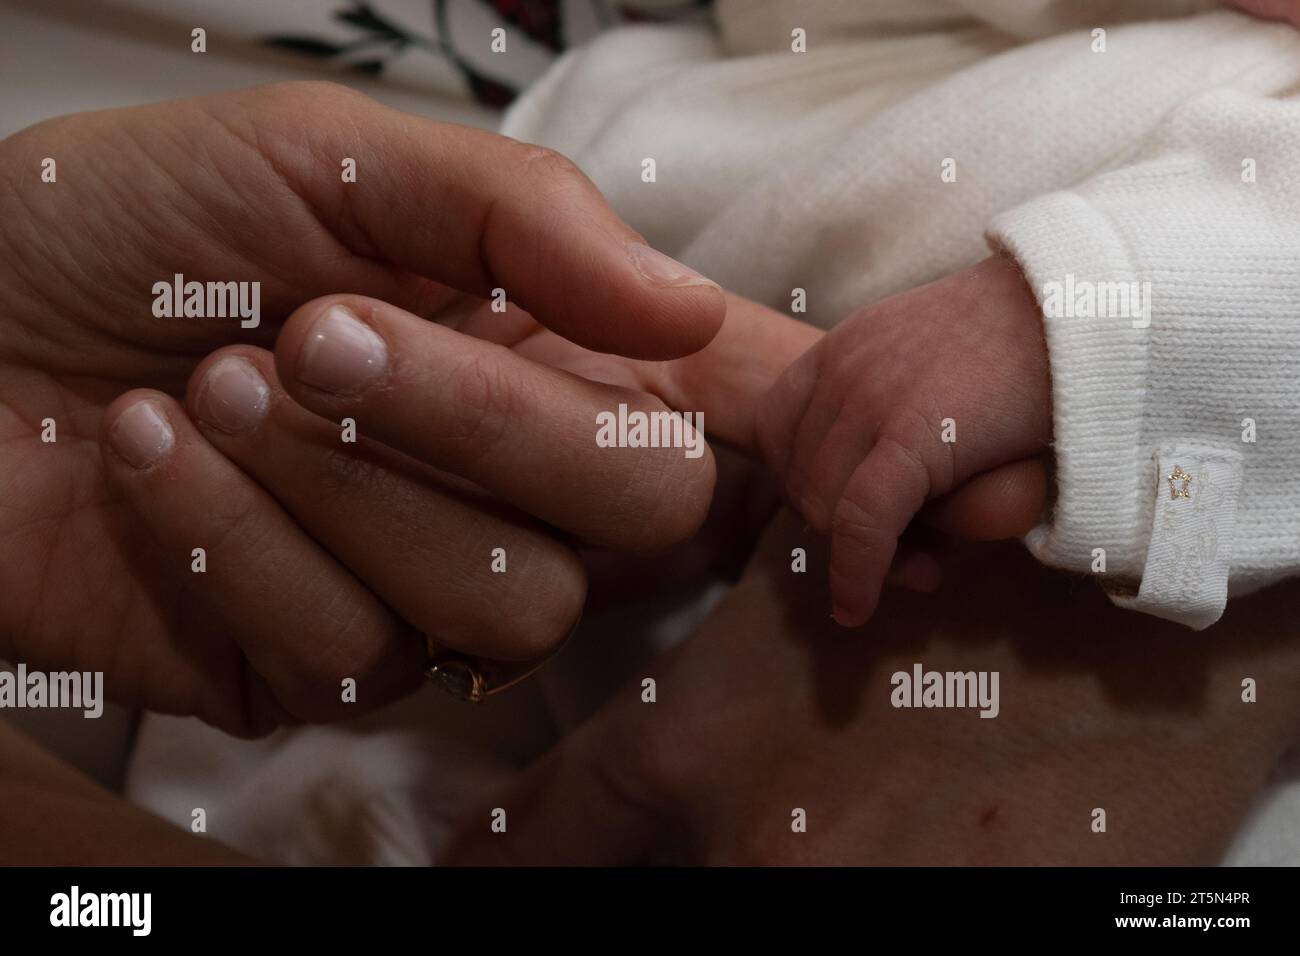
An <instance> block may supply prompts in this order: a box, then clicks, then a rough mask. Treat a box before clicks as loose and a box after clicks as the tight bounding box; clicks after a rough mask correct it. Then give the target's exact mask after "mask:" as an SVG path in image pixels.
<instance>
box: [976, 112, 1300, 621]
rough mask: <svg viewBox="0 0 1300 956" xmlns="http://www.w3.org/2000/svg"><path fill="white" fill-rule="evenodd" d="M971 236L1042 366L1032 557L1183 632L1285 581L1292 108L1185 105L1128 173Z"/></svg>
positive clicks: (1291, 509) (1296, 464) (1295, 417)
mask: <svg viewBox="0 0 1300 956" xmlns="http://www.w3.org/2000/svg"><path fill="white" fill-rule="evenodd" d="M1079 135H1080V136H1087V135H1088V131H1087V130H1080V131H1079ZM1062 148H1066V149H1068V148H1069V144H1068V143H1063V144H1062ZM988 237H989V240H990V242H991V243H992V244H993V245H994V246H995V247H997V248H1001V249H1004V250H1006V251H1007V252H1009V253H1010V254H1011V255H1013V256H1014V257H1015V258H1016V259H1017V260H1018V261H1019V263H1020V265H1021V267H1022V269H1023V270H1024V272H1025V275H1026V278H1027V279H1028V281H1029V283H1030V285H1031V286H1032V288H1033V289H1034V293H1035V295H1036V296H1037V297H1038V300H1039V303H1040V305H1041V306H1042V308H1043V315H1044V327H1045V329H1046V335H1047V344H1048V351H1049V353H1050V356H1051V369H1052V400H1053V405H1054V408H1053V419H1054V427H1055V436H1054V442H1055V476H1054V477H1055V500H1054V502H1053V507H1052V509H1051V512H1050V514H1049V515H1048V517H1047V519H1046V520H1045V522H1044V523H1043V524H1041V525H1040V526H1039V527H1038V528H1036V529H1035V530H1034V531H1033V532H1031V533H1030V535H1029V536H1028V537H1027V539H1026V541H1027V544H1028V545H1029V547H1030V549H1031V550H1032V551H1033V552H1034V553H1035V554H1036V555H1037V556H1038V557H1039V558H1040V559H1041V560H1043V561H1044V562H1045V563H1048V564H1052V565H1055V566H1058V567H1064V568H1069V569H1074V570H1078V571H1083V572H1087V573H1092V574H1095V575H1097V576H1098V577H1099V578H1100V579H1101V580H1102V583H1103V586H1105V587H1106V588H1107V590H1108V591H1109V592H1110V593H1111V595H1112V597H1114V598H1115V599H1116V600H1117V602H1119V603H1122V604H1124V605H1126V606H1132V607H1135V608H1138V609H1140V610H1144V611H1147V612H1149V613H1152V614H1155V615H1157V616H1160V617H1164V618H1169V619H1171V620H1176V621H1181V622H1183V623H1185V624H1188V625H1190V626H1192V627H1196V628H1202V627H1206V626H1208V625H1209V624H1212V623H1213V622H1214V621H1215V620H1217V619H1218V617H1219V616H1220V614H1221V613H1222V611H1223V606H1224V603H1225V601H1226V599H1227V596H1228V594H1229V593H1232V594H1238V593H1242V592H1245V591H1248V590H1252V589H1254V588H1258V587H1260V586H1263V585H1265V584H1268V583H1270V582H1272V581H1275V580H1278V579H1280V578H1282V577H1284V576H1287V575H1289V574H1294V573H1300V102H1297V101H1295V100H1289V99H1282V100H1273V99H1262V98H1258V97H1252V96H1247V95H1244V94H1241V93H1236V92H1230V91H1214V92H1211V93H1207V94H1203V95H1201V96H1198V97H1196V98H1194V99H1193V100H1191V101H1189V102H1188V103H1187V104H1186V105H1185V106H1183V107H1181V108H1180V109H1178V110H1176V111H1175V112H1174V113H1173V114H1171V115H1170V116H1169V117H1168V118H1167V119H1166V121H1165V122H1164V123H1163V124H1162V126H1161V127H1160V128H1159V129H1158V130H1157V131H1156V133H1155V134H1154V135H1153V137H1152V139H1151V140H1150V142H1149V143H1147V144H1146V147H1145V148H1144V149H1143V150H1142V152H1141V153H1139V154H1138V156H1137V158H1136V160H1135V161H1134V162H1133V163H1131V164H1130V165H1128V166H1126V167H1124V168H1122V169H1119V170H1115V171H1112V172H1107V173H1104V174H1101V175H1098V176H1096V177H1094V178H1092V179H1090V180H1088V181H1087V182H1085V183H1083V184H1082V185H1080V186H1079V187H1077V188H1076V189H1073V190H1070V191H1068V192H1058V193H1053V194H1050V195H1046V196H1043V197H1040V198H1038V199H1035V200H1032V201H1030V202H1028V203H1026V204H1024V205H1022V206H1020V207H1018V208H1015V209H1013V210H1011V211H1009V212H1006V213H1003V214H1001V215H1000V216H998V217H997V218H996V219H995V220H994V221H993V222H992V223H991V225H990V228H989V230H988Z"/></svg>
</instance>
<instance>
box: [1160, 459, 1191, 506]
mask: <svg viewBox="0 0 1300 956" xmlns="http://www.w3.org/2000/svg"><path fill="white" fill-rule="evenodd" d="M1165 480H1166V481H1168V482H1169V500H1170V501H1173V500H1174V499H1176V498H1190V497H1191V496H1192V476H1191V475H1189V474H1188V473H1187V472H1185V471H1183V469H1182V466H1181V465H1174V470H1173V471H1172V472H1171V473H1170V474H1168V475H1166V476H1165ZM1180 481H1181V482H1182V483H1183V486H1182V487H1181V488H1179V487H1178V486H1177V484H1176V482H1180Z"/></svg>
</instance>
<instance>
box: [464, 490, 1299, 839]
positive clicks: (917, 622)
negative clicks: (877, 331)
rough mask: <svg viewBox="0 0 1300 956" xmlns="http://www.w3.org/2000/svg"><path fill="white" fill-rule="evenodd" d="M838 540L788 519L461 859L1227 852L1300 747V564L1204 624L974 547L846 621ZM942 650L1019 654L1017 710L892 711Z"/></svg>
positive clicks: (475, 824) (534, 773)
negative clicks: (834, 572)
mask: <svg viewBox="0 0 1300 956" xmlns="http://www.w3.org/2000/svg"><path fill="white" fill-rule="evenodd" d="M824 544H825V542H824V539H821V538H819V537H818V536H817V535H815V534H813V533H812V532H810V531H809V530H807V529H806V528H804V527H803V526H802V523H801V522H800V521H799V520H798V519H797V518H796V517H794V516H793V515H792V514H791V513H789V512H785V513H784V514H783V515H782V516H780V517H778V519H777V520H776V521H775V522H774V523H773V524H772V526H771V527H770V528H769V530H768V531H767V533H766V535H765V536H764V539H763V541H762V542H761V544H760V546H759V550H758V552H757V554H756V557H755V559H754V561H753V563H752V564H751V565H750V567H749V569H748V570H747V571H746V573H745V575H744V578H743V579H742V581H741V582H740V584H739V585H738V587H737V588H736V589H735V590H734V591H733V592H732V593H731V594H730V595H729V596H728V597H727V599H726V600H725V601H724V602H723V603H722V604H721V605H720V606H719V607H718V609H717V610H716V611H715V612H714V614H713V615H712V616H711V617H710V619H709V620H708V621H706V623H705V624H704V625H703V626H702V627H701V628H700V629H699V630H698V631H697V632H696V633H695V634H694V635H692V636H691V637H690V638H689V639H688V640H687V641H686V642H685V643H684V644H682V645H681V646H680V647H678V648H676V649H675V650H673V651H672V652H670V653H669V654H667V655H666V656H665V657H663V658H661V659H660V660H658V661H656V662H654V663H653V664H651V665H649V666H648V667H646V668H644V671H643V675H644V676H646V677H653V678H655V680H656V682H657V701H656V703H654V704H647V703H644V702H643V701H642V697H641V695H642V688H641V683H640V681H641V676H642V675H638V676H637V679H636V680H634V681H633V682H632V683H630V684H629V685H628V686H626V687H624V688H623V689H622V690H621V691H619V692H618V693H616V694H615V695H614V697H613V698H612V699H611V700H610V702H609V703H608V704H607V705H606V706H605V707H604V709H603V710H601V711H600V712H599V713H597V714H596V716H595V717H593V718H592V719H591V720H590V721H589V722H588V723H586V724H585V725H583V726H582V727H581V728H579V729H578V730H577V731H575V732H574V733H573V734H572V735H571V736H570V737H568V738H567V739H566V740H565V741H564V742H563V743H562V744H561V745H560V746H559V747H558V748H557V749H556V750H555V751H554V752H553V753H551V754H550V755H548V756H547V757H545V758H543V759H542V760H541V761H539V762H538V764H537V765H536V766H534V767H533V768H532V769H531V770H530V771H528V772H527V773H526V774H525V775H524V776H523V777H522V778H521V780H520V781H519V783H518V784H517V785H515V786H514V787H512V788H511V789H510V790H509V791H507V792H505V793H500V794H496V795H494V796H493V797H492V799H491V800H490V801H487V802H486V803H485V804H484V807H483V809H482V811H481V812H478V813H474V814H471V815H470V816H469V817H467V819H466V820H465V821H464V823H463V825H462V828H461V831H460V834H459V837H458V838H457V840H455V841H454V844H453V846H452V848H451V851H450V854H449V857H450V861H451V862H455V863H466V864H482V863H487V864H501V863H511V864H519V863H550V864H574V863H588V864H602V863H634V862H674V863H711V864H750V865H753V864H765V865H780V864H857V865H863V864H887V865H906V864H923V865H944V864H964V865H980V864H999V865H1020V864H1075V865H1078V864H1085V865H1090V864H1122V865H1129V864H1140V865H1186V864H1213V863H1215V862H1217V861H1218V859H1219V858H1220V855H1221V854H1222V852H1223V850H1224V848H1225V846H1226V843H1227V841H1228V839H1230V837H1231V835H1232V834H1233V832H1234V831H1235V829H1236V828H1237V827H1238V826H1239V824H1240V822H1241V820H1242V818H1243V816H1244V814H1245V812H1246V810H1247V808H1248V807H1249V805H1250V801H1251V800H1252V798H1253V797H1254V796H1255V795H1256V794H1257V793H1258V792H1259V790H1260V789H1261V787H1262V786H1263V785H1264V782H1265V780H1266V779H1267V776H1268V774H1269V771H1270V770H1271V769H1272V768H1273V766H1274V765H1275V764H1276V762H1277V760H1278V758H1279V757H1280V756H1281V755H1282V754H1283V753H1284V752H1285V751H1286V750H1287V749H1288V748H1290V747H1292V746H1294V745H1295V744H1296V743H1297V742H1300V706H1297V704H1296V701H1297V700H1300V696H1297V691H1300V640H1297V637H1300V634H1298V633H1297V627H1296V625H1295V624H1294V621H1293V615H1292V614H1291V610H1292V609H1293V608H1294V606H1295V601H1296V597H1297V592H1298V591H1300V587H1298V586H1297V584H1296V582H1290V583H1288V584H1286V585H1282V586H1279V587H1275V588H1272V589H1270V590H1268V591H1266V592H1263V593H1261V594H1258V595H1255V596H1252V597H1249V598H1245V599H1242V600H1239V601H1236V602H1234V603H1233V604H1232V605H1231V607H1230V608H1229V611H1228V613H1227V615H1225V617H1224V619H1223V620H1222V621H1220V623H1219V624H1217V625H1215V626H1214V627H1212V628H1210V629H1208V630H1206V631H1203V632H1199V633H1197V632H1191V631H1188V630H1187V629H1185V628H1182V627H1179V626H1178V625H1174V624H1169V623H1167V622H1163V621H1158V620H1154V619H1152V618H1149V617H1144V616H1142V615H1138V614H1133V613H1131V612H1126V611H1121V610H1119V609H1118V608H1116V607H1114V606H1113V605H1111V604H1110V603H1109V602H1108V601H1107V600H1106V598H1105V597H1104V596H1103V595H1102V593H1101V591H1100V589H1098V588H1096V587H1095V586H1093V585H1092V584H1091V582H1084V581H1079V580H1075V579H1072V578H1069V577H1065V576H1062V575H1059V574H1054V573H1052V572H1050V571H1047V570H1046V569H1044V568H1042V567H1041V566H1038V565H1036V564H1035V563H1034V562H1033V561H1032V560H1031V559H1030V558H1029V556H1028V555H1027V554H1026V553H1025V552H1024V551H1023V549H1021V548H1020V547H1019V546H1018V545H1010V544H1008V545H997V546H992V545H986V546H978V547H977V546H967V547H966V548H965V550H964V551H963V552H962V553H960V554H959V555H957V557H956V558H955V560H954V561H953V563H952V567H951V572H952V573H950V574H948V575H947V577H946V581H945V585H944V588H943V591H942V592H941V593H940V595H939V598H938V599H937V600H935V599H929V598H925V597H921V596H917V595H911V594H908V593H906V592H904V591H893V592H891V593H890V594H889V595H888V596H887V597H886V599H885V601H884V604H883V605H882V608H881V611H880V613H879V614H878V615H877V616H876V617H875V619H874V620H873V621H872V623H871V624H870V625H869V626H868V627H867V628H865V629H863V630H861V631H853V632H849V633H845V632H844V631H843V630H842V629H841V628H839V627H838V626H837V625H836V624H834V623H833V622H832V621H831V620H830V619H829V618H828V617H827V616H826V614H825V611H824V608H825V606H826V605H825V602H826V600H827V594H826V583H825V582H826V570H827V562H828V561H829V556H828V554H827V553H826V549H825V547H824ZM796 546H798V547H804V548H807V549H808V552H809V562H808V568H807V572H806V573H802V574H800V573H793V572H792V571H791V557H790V552H791V549H792V548H793V547H796ZM918 662H919V663H922V664H923V665H924V667H925V669H927V670H938V671H948V670H952V671H969V670H990V671H998V672H999V673H1000V712H999V714H998V716H997V717H996V718H993V719H982V718H980V717H979V716H978V712H977V710H975V709H903V708H895V707H894V706H892V704H891V694H892V692H893V690H894V685H893V683H892V681H891V677H892V675H893V674H894V673H895V672H898V671H904V672H907V673H909V674H910V673H911V671H912V667H913V665H914V664H915V663H918ZM1247 677H1249V678H1252V679H1254V680H1255V681H1256V683H1257V686H1258V689H1259V699H1258V702H1256V703H1245V702H1243V699H1242V680H1243V679H1244V678H1247ZM492 807H503V808H505V809H506V811H507V814H508V819H509V821H510V825H509V830H508V832H507V833H505V834H501V833H493V832H492V831H491V828H490V826H489V824H490V820H491V817H490V808H492ZM576 807H580V808H582V809H581V812H575V810H574V808H576ZM795 808H800V809H803V810H804V811H805V812H806V819H807V829H806V832H804V833H797V832H794V831H793V830H792V827H791V824H792V822H793V818H792V812H793V810H794V809H795ZM1097 808H1101V809H1103V810H1105V811H1106V830H1105V832H1104V833H1099V832H1094V830H1093V821H1094V815H1093V811H1094V810H1095V809H1097Z"/></svg>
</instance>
